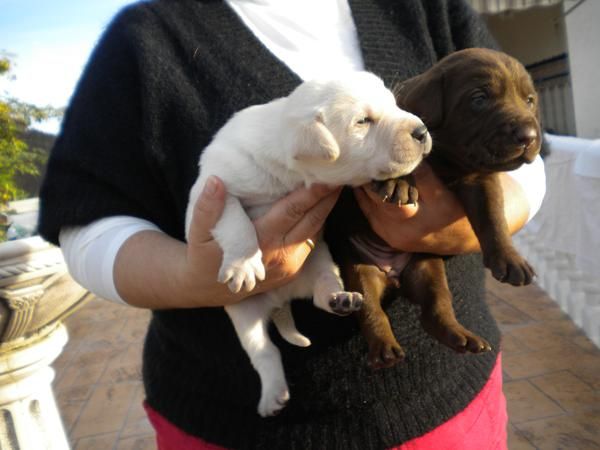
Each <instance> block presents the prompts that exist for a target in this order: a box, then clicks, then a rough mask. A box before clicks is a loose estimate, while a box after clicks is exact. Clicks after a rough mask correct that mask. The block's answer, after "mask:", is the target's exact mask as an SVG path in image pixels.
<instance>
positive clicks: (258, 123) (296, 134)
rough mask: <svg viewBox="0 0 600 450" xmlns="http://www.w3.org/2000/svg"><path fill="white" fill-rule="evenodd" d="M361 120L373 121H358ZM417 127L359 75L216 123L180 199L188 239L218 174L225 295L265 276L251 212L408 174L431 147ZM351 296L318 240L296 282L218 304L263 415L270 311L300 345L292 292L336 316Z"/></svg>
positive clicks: (315, 84) (284, 396) (278, 380)
mask: <svg viewBox="0 0 600 450" xmlns="http://www.w3.org/2000/svg"><path fill="white" fill-rule="evenodd" d="M364 117H370V118H371V119H372V122H370V123H359V122H360V120H361V119H363V118H364ZM422 124H423V123H422V122H421V120H420V119H418V118H417V117H416V116H414V115H412V114H410V113H408V112H406V111H403V110H401V109H399V108H398V107H397V106H396V104H395V101H394V97H393V95H392V93H391V92H390V91H389V90H387V89H386V88H385V87H384V85H383V82H382V81H381V80H380V79H379V78H377V77H376V76H375V75H373V74H370V73H367V72H355V73H351V74H349V75H348V76H347V77H345V78H343V79H337V80H313V81H308V82H305V83H303V84H301V85H300V86H299V87H298V88H297V89H295V90H294V91H293V92H292V93H291V94H290V95H289V96H288V97H284V98H280V99H277V100H274V101H272V102H270V103H267V104H264V105H259V106H252V107H249V108H246V109H244V110H242V111H240V112H238V113H237V114H235V115H234V116H233V117H232V118H231V119H230V120H229V121H228V122H227V123H226V124H225V126H223V128H221V129H220V130H219V132H218V133H217V134H216V135H215V137H214V139H213V141H212V142H211V144H210V145H209V146H208V147H207V148H206V149H205V150H204V152H203V153H202V156H201V158H200V164H199V165H200V176H199V177H198V179H197V181H196V183H195V184H194V186H193V187H192V190H191V193H190V199H189V203H188V209H187V215H186V236H187V235H188V233H189V227H190V222H191V218H192V211H193V207H194V204H195V202H196V200H197V199H198V196H199V195H200V193H201V191H202V189H203V188H204V184H205V182H206V179H207V177H208V176H209V175H217V176H219V177H220V178H221V179H222V180H223V181H224V183H225V185H226V188H227V193H228V194H227V200H226V205H225V209H224V212H223V214H222V216H221V218H220V220H219V222H218V223H217V225H216V226H215V228H214V229H213V230H212V234H213V236H214V238H215V239H216V241H217V242H218V243H219V245H220V246H221V248H222V249H223V262H222V265H221V268H220V271H219V275H218V278H219V281H220V282H222V283H227V284H228V286H229V288H230V289H231V290H232V291H233V292H238V291H239V290H241V289H242V288H243V289H246V290H247V291H251V290H252V289H253V288H254V286H255V284H256V282H257V280H263V279H264V277H265V268H264V266H263V264H262V261H261V257H262V253H261V251H260V248H259V246H258V240H257V236H256V230H255V228H254V225H253V223H252V219H254V218H256V217H258V216H260V215H262V214H263V213H264V212H265V211H267V210H268V209H269V207H270V206H271V205H272V204H273V203H274V202H275V201H276V200H278V199H280V198H281V197H283V196H285V195H286V194H288V193H289V192H291V191H293V190H294V189H296V188H298V187H300V186H308V185H310V184H312V183H324V184H328V185H336V186H340V185H352V186H359V185H361V184H364V183H366V182H368V181H370V180H372V179H387V178H392V177H398V176H402V175H406V174H407V173H409V172H411V171H412V170H413V169H414V168H415V167H416V166H417V165H418V164H419V163H420V161H421V160H422V158H423V156H424V155H425V154H427V153H428V152H429V150H430V148H431V140H430V138H429V137H428V138H427V142H426V143H425V144H420V143H418V142H417V141H416V140H415V139H413V138H412V137H411V132H412V131H413V130H414V129H415V128H417V127H419V126H421V125H422ZM359 295H360V294H356V293H346V292H345V291H344V288H343V284H342V281H341V278H340V276H339V270H338V268H337V267H336V265H335V264H334V263H333V260H332V258H331V254H330V253H329V249H328V247H327V245H326V243H325V242H324V241H323V240H322V239H319V240H318V242H317V243H316V247H315V249H314V250H313V251H312V253H311V254H310V255H309V257H308V258H307V260H306V262H305V263H304V266H303V268H302V270H301V272H300V273H299V275H298V276H297V277H296V278H295V279H294V281H292V282H291V283H289V284H287V285H285V286H283V287H281V288H278V289H275V290H272V291H270V292H266V293H263V294H256V295H253V296H251V297H249V298H247V299H246V300H244V301H242V302H240V303H238V304H235V305H231V306H227V307H226V308H225V310H226V312H227V313H228V314H229V317H230V318H231V320H232V322H233V325H234V327H235V330H236V332H237V334H238V337H239V339H240V342H241V344H242V346H243V348H244V349H245V350H246V352H247V353H248V356H249V357H250V361H251V362H252V365H253V366H254V368H255V369H256V371H257V372H258V373H259V376H260V380H261V383H262V392H261V399H260V402H259V406H258V412H259V414H260V415H261V416H263V417H264V416H269V415H273V414H275V413H277V412H278V411H279V410H280V409H281V408H283V406H284V405H285V402H286V401H287V400H288V399H289V391H288V387H287V383H286V381H285V375H284V372H283V367H282V364H281V357H280V354H279V350H278V349H277V347H275V345H274V344H273V343H272V342H271V340H270V339H269V336H268V332H267V327H268V322H269V319H270V318H271V317H273V319H274V323H275V325H276V326H277V328H278V330H279V331H280V333H281V334H282V336H283V337H284V338H285V339H286V340H288V341H289V342H290V343H292V344H295V345H300V346H308V345H310V341H309V340H308V339H307V338H306V337H304V336H302V335H301V334H300V333H299V332H298V331H297V330H296V328H295V325H294V321H293V317H292V315H291V312H290V309H289V302H290V301H291V299H293V298H307V297H313V301H314V304H315V305H316V306H317V307H319V308H321V309H324V310H326V311H328V312H337V313H340V311H339V310H337V311H333V310H332V307H331V306H330V301H332V300H335V299H336V298H342V297H343V298H350V299H357V298H358V297H357V296H359ZM344 296H345V297H344ZM351 308H352V307H351ZM351 308H350V309H351ZM276 311H277V312H276ZM275 312H276V313H275ZM344 312H351V311H350V310H349V311H344ZM274 313H275V315H274Z"/></svg>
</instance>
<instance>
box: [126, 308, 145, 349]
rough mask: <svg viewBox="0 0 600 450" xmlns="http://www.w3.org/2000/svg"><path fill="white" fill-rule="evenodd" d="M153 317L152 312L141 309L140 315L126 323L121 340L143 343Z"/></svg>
mask: <svg viewBox="0 0 600 450" xmlns="http://www.w3.org/2000/svg"><path fill="white" fill-rule="evenodd" d="M151 315H152V314H151V313H150V311H144V310H141V309H140V310H139V314H138V315H136V316H134V317H131V318H129V319H128V320H127V321H126V322H125V324H124V325H123V328H122V329H121V332H120V338H121V339H123V340H125V341H127V342H135V343H140V342H143V341H144V338H145V336H146V330H147V329H148V322H150V318H151Z"/></svg>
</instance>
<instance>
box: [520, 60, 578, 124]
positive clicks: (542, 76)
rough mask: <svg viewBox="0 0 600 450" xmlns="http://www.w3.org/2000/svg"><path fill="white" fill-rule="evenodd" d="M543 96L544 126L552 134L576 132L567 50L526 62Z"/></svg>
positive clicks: (541, 108) (541, 101) (541, 104)
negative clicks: (547, 57) (544, 58)
mask: <svg viewBox="0 0 600 450" xmlns="http://www.w3.org/2000/svg"><path fill="white" fill-rule="evenodd" d="M527 70H528V71H529V73H530V74H531V76H532V78H533V82H534V84H535V87H536V89H537V91H538V93H539V96H540V112H541V116H542V125H543V127H544V129H546V130H547V131H548V132H550V133H553V134H561V135H570V136H574V135H575V134H576V130H575V109H574V107H573V93H572V89H571V77H570V75H569V64H568V60H567V54H566V53H563V54H562V55H558V56H555V57H553V58H550V59H546V60H544V61H540V62H537V63H534V64H530V65H528V66H527Z"/></svg>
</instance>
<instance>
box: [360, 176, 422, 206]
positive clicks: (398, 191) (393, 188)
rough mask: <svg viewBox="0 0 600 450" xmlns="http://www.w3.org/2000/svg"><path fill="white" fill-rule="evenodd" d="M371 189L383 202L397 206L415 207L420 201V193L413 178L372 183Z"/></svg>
mask: <svg viewBox="0 0 600 450" xmlns="http://www.w3.org/2000/svg"><path fill="white" fill-rule="evenodd" d="M371 189H372V190H373V192H375V193H376V194H377V195H378V196H379V197H381V200H382V201H384V202H387V203H394V204H396V205H409V204H413V205H415V204H416V203H417V200H419V191H418V190H417V188H416V187H415V185H414V180H413V178H412V177H402V178H392V179H389V180H384V181H377V180H375V181H372V182H371Z"/></svg>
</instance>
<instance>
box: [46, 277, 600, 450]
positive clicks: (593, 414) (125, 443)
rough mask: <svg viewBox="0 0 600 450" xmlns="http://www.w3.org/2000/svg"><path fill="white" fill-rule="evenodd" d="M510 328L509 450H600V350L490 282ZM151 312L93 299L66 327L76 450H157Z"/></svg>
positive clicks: (62, 377) (547, 307)
mask: <svg viewBox="0 0 600 450" xmlns="http://www.w3.org/2000/svg"><path fill="white" fill-rule="evenodd" d="M487 297H488V301H489V304H490V305H491V307H492V310H493V312H494V314H495V316H496V318H497V320H498V322H499V324H500V326H501V328H502V331H503V334H504V340H503V346H504V347H503V355H504V356H503V363H504V380H505V393H506V397H507V400H508V410H509V417H510V426H509V449H510V450H521V449H522V450H526V449H542V450H559V449H564V450H584V449H585V450H587V449H600V350H598V349H597V348H596V347H595V346H594V345H593V344H592V343H591V342H590V341H589V340H588V339H587V338H586V337H585V336H584V335H583V334H582V333H581V331H580V330H579V329H578V328H577V327H576V326H575V325H574V324H573V322H572V321H571V320H569V319H568V317H567V316H565V315H564V314H563V313H562V312H561V311H560V309H559V308H558V307H557V306H556V304H555V303H554V302H553V301H552V300H551V299H549V298H548V297H547V296H546V295H545V294H544V292H543V291H541V290H540V289H539V288H537V287H536V286H529V287H524V288H512V287H507V286H505V285H501V284H499V283H496V282H495V281H493V280H489V281H488V293H487ZM148 318H149V313H148V312H146V311H142V310H138V309H134V308H129V307H125V306H118V305H114V304H112V303H108V302H105V301H102V300H98V299H96V298H93V299H91V300H90V302H89V303H88V304H87V305H86V306H85V307H83V308H82V309H81V310H80V311H78V312H77V313H75V314H74V315H73V316H71V317H70V318H69V319H67V327H68V330H69V334H70V339H69V342H68V344H67V346H66V348H65V351H64V352H63V354H62V355H61V356H60V357H59V359H58V360H57V361H56V363H55V365H54V366H55V368H56V372H57V374H56V380H55V383H54V388H55V393H56V397H57V402H58V404H59V408H60V410H61V413H62V416H63V421H64V424H65V428H66V430H67V432H68V434H69V438H70V440H71V443H72V447H73V449H74V450H110V449H112V450H154V449H155V448H156V446H155V443H154V436H153V433H152V428H151V426H150V424H149V423H148V421H147V419H146V418H145V415H144V412H143V410H142V407H141V402H142V399H143V391H142V386H141V382H140V358H141V356H140V352H141V346H142V341H143V337H144V332H145V327H146V324H147V321H148Z"/></svg>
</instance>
